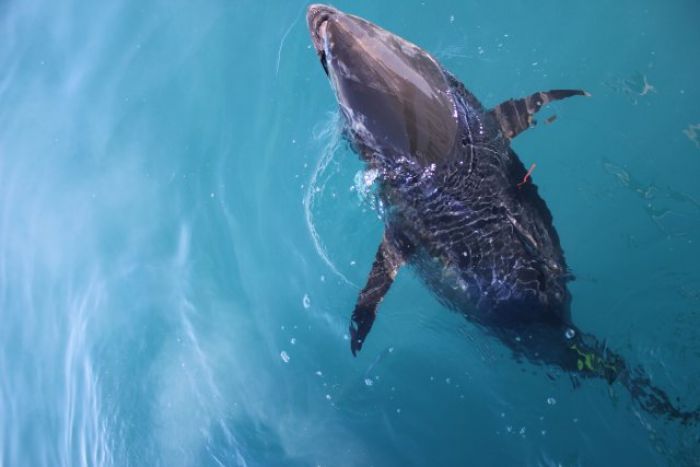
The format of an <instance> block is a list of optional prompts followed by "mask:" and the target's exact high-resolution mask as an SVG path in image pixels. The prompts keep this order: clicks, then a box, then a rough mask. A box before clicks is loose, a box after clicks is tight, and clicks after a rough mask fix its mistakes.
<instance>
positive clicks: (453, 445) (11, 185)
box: [0, 0, 700, 467]
mask: <svg viewBox="0 0 700 467" xmlns="http://www.w3.org/2000/svg"><path fill="white" fill-rule="evenodd" d="M336 6H338V7H339V8H342V9H344V10H346V11H349V12H352V13H355V14H358V15H361V16H363V17H365V18H368V19H369V20H371V21H373V22H376V23H377V24H379V25H381V26H383V27H385V28H387V29H389V30H391V31H393V32H396V33H398V34H400V35H401V36H403V37H406V38H407V39H409V40H411V41H413V42H415V43H417V44H419V45H420V46H421V47H423V48H425V49H426V50H428V51H430V52H431V53H433V54H434V55H435V56H436V57H437V58H438V59H439V60H440V61H441V62H442V64H443V65H444V66H445V67H446V68H447V69H449V70H451V71H452V72H453V73H455V74H456V75H457V76H458V77H459V78H460V79H461V80H462V81H463V82H464V83H465V85H466V86H467V87H468V88H469V89H470V90H472V91H473V92H474V93H475V94H476V95H477V96H478V97H479V98H480V99H481V100H482V101H483V102H484V103H485V104H486V105H487V106H492V105H496V104H497V103H499V102H501V101H503V100H506V99H508V98H511V97H520V96H524V95H527V94H530V93H532V92H534V91H538V90H547V89H552V88H583V89H586V90H587V91H589V92H590V93H591V94H592V97H591V98H588V99H584V98H575V99H569V100H566V101H563V102H559V103H555V104H553V105H550V106H549V107H548V108H547V109H546V111H543V113H544V115H543V116H542V117H541V120H544V118H545V117H547V116H548V115H552V114H556V115H557V117H558V118H557V120H556V122H554V123H553V124H552V125H544V124H542V125H540V126H538V127H537V128H536V129H532V130H529V131H527V132H526V133H525V134H523V135H521V136H519V137H518V138H517V139H516V140H515V141H514V144H513V145H514V148H515V150H516V152H517V153H518V154H519V155H520V157H521V159H522V160H523V162H524V164H525V165H526V166H529V165H530V164H532V163H536V164H537V168H536V170H535V172H534V173H533V180H534V182H535V183H536V184H537V185H538V186H539V189H540V193H541V194H542V195H543V197H544V198H545V200H546V201H547V203H548V205H549V207H550V209H551V210H552V212H553V215H554V219H555V225H556V228H557V229H558V232H559V234H560V236H561V238H562V244H563V247H564V249H565V252H566V255H567V259H568V262H569V265H570V266H571V268H572V270H573V272H574V274H575V275H576V281H574V282H573V283H571V291H572V294H573V297H574V302H573V316H574V320H575V322H576V323H577V324H578V326H579V327H580V328H581V329H584V330H586V331H588V332H590V333H592V334H595V335H596V336H598V337H599V338H600V339H605V340H606V341H607V345H608V346H609V347H610V348H612V349H615V350H616V351H617V352H619V353H621V354H622V355H624V356H625V358H626V359H627V360H628V361H629V362H630V363H631V364H636V365H641V366H642V367H643V368H644V369H645V370H646V372H647V373H648V374H649V375H650V376H651V377H652V379H653V382H654V383H655V384H656V385H658V386H659V387H662V388H663V389H664V390H666V391H667V392H668V393H669V394H670V395H671V396H672V397H673V398H674V400H675V399H676V398H678V404H679V405H680V406H682V407H684V408H687V409H694V408H697V407H699V406H700V391H698V387H700V271H699V270H698V263H699V262H700V252H699V248H700V106H699V105H698V104H700V85H699V84H698V83H699V82H700V80H699V78H700V27H698V18H700V3H699V2H698V1H697V0H674V1H669V2H661V1H658V0H637V1H631V0H619V1H615V2H605V1H593V2H561V1H557V0H544V1H541V2H526V1H522V0H499V1H486V0H470V1H463V0H450V1H448V0H443V1H419V0H401V1H398V0H395V1H382V2H377V1H369V0H365V1H359V0H358V1H349V0H346V1H340V0H339V1H337V2H336ZM305 7H306V3H305V2H302V1H291V0H289V1H282V0H276V1H272V0H264V1H259V0H256V1H253V0H203V1H199V2H191V1H184V0H168V1H165V0H152V1H150V2H143V1H136V0H115V1H110V2H107V1H87V0H81V1H78V0H64V1H49V0H32V1H19V0H0V466H2V467H15V466H31V467H34V466H83V465H84V466H101V465H106V466H317V465H318V466H331V467H332V466H409V465H416V466H428V465H431V466H466V465H475V466H500V465H527V466H540V465H541V466H560V465H561V466H606V465H635V466H652V465H662V466H663V465H674V466H675V465H680V466H683V465H700V426H698V424H690V425H683V424H681V423H679V422H676V421H669V420H667V419H665V418H663V417H659V416H655V415H650V414H648V413H646V412H644V411H643V410H640V408H639V407H638V406H637V405H636V404H635V403H634V402H633V401H632V400H631V398H630V395H629V394H628V393H627V392H626V391H625V390H624V388H622V387H621V386H620V385H613V386H611V387H609V386H608V385H607V384H606V383H605V382H604V381H602V380H600V381H595V380H587V381H583V382H582V384H581V385H580V387H578V388H574V385H573V384H572V381H571V379H570V377H569V376H568V375H566V374H563V373H562V372H561V371H558V370H556V369H554V368H546V367H541V366H536V365H534V364H532V363H529V362H527V361H516V360H515V359H514V358H513V357H512V355H511V354H510V352H509V351H508V350H507V349H506V348H505V347H504V346H503V344H501V343H500V342H499V341H497V340H495V339H494V338H492V337H490V336H488V335H486V334H485V333H484V332H483V331H482V330H480V329H478V328H476V327H475V326H474V325H472V324H470V323H469V322H467V321H466V320H465V319H464V318H463V317H462V316H460V315H458V314H456V313H454V312H451V311H449V310H448V309H446V308H444V307H443V306H441V305H440V304H439V303H438V302H437V300H436V299H435V298H434V297H433V296H432V295H431V293H430V292H429V291H428V290H427V289H426V288H425V287H424V286H423V285H422V283H421V282H420V280H419V278H418V277H416V275H415V273H414V272H413V271H411V270H410V269H404V270H402V271H401V272H400V273H399V276H398V278H397V281H396V283H395V284H394V286H393V287H392V289H391V291H390V293H389V295H388V296H387V298H386V300H385V301H384V302H383V304H382V306H381V310H380V315H379V317H378V319H377V321H376V324H375V326H374V329H373V330H372V333H371V334H370V336H369V339H368V341H367V343H366V345H365V347H364V349H363V351H362V352H361V354H360V355H359V356H358V357H357V358H353V357H352V355H351V353H350V350H349V342H348V340H347V339H348V338H347V325H348V318H349V315H350V312H351V311H352V309H353V306H354V303H355V300H356V297H357V294H358V287H360V286H361V285H363V283H364V280H365V277H366V275H367V273H368V271H369V268H370V265H371V262H372V260H373V258H374V254H375V251H376V247H377V244H378V242H379V240H380V238H381V235H382V222H381V220H380V219H379V218H378V216H379V213H378V211H377V206H376V201H375V199H374V197H373V191H372V187H371V184H370V180H368V177H366V176H365V175H366V174H365V173H364V172H363V170H364V168H363V166H362V164H361V163H360V161H359V159H358V157H357V156H356V155H355V154H354V153H352V151H351V150H350V149H348V147H347V145H346V144H345V143H344V141H343V139H342V134H341V131H342V129H341V122H340V119H339V116H338V112H337V108H336V107H337V106H336V103H335V99H334V96H333V94H332V92H331V89H330V86H329V84H328V81H327V79H326V77H325V75H324V73H323V71H322V68H321V66H320V65H319V63H318V60H317V58H316V56H315V54H314V51H313V49H312V48H311V42H310V39H309V36H308V33H307V30H306V24H305V19H304V10H305Z"/></svg>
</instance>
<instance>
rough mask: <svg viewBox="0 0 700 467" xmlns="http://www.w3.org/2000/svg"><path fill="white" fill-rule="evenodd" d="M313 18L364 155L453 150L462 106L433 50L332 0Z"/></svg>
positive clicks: (316, 40)
mask: <svg viewBox="0 0 700 467" xmlns="http://www.w3.org/2000/svg"><path fill="white" fill-rule="evenodd" d="M307 24H308V27H309V32H310V33H311V39H312V42H313V45H314V48H315V49H316V53H317V54H318V56H319V59H320V61H321V65H322V66H323V69H324V70H325V72H326V74H327V75H328V77H329V80H330V82H331V86H332V88H333V89H334V91H335V95H336V99H337V101H338V104H339V106H340V109H341V112H342V113H343V115H344V116H345V118H346V120H347V123H348V127H349V130H350V133H351V135H352V137H353V139H354V140H355V142H356V143H359V144H357V147H360V148H362V152H364V153H366V154H363V156H365V157H371V156H376V155H381V156H385V157H387V156H393V157H396V156H404V157H409V158H413V159H415V160H417V161H420V162H425V163H433V162H436V161H439V160H442V159H444V158H445V157H446V156H447V155H449V154H450V153H451V152H452V150H453V147H454V145H455V140H456V139H457V134H458V123H459V120H458V112H457V108H456V104H455V99H454V97H453V94H452V91H451V87H450V84H449V81H448V78H447V75H446V73H445V72H444V70H443V69H442V67H441V66H440V65H439V64H438V62H437V61H436V60H435V59H434V58H433V57H432V56H431V55H430V54H428V53H427V52H425V51H424V50H422V49H421V48H420V47H418V46H416V45H414V44H412V43H410V42H408V41H407V40H405V39H402V38H401V37H399V36H397V35H395V34H392V33H391V32H389V31H387V30H385V29H382V28H380V27H379V26H377V25H376V24H373V23H371V22H369V21H367V20H365V19H362V18H360V17H357V16H354V15H350V14H346V13H343V12H341V11H340V10H337V9H335V8H333V7H330V6H326V5H320V4H315V5H311V6H309V8H308V11H307ZM367 153H369V154H367Z"/></svg>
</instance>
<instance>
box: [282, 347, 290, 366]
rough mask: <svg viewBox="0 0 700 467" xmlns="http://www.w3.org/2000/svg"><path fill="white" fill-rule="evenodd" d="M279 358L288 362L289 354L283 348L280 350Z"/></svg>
mask: <svg viewBox="0 0 700 467" xmlns="http://www.w3.org/2000/svg"><path fill="white" fill-rule="evenodd" d="M280 358H282V361H283V362H284V363H289V354H288V353H287V352H285V351H284V350H283V351H281V352H280Z"/></svg>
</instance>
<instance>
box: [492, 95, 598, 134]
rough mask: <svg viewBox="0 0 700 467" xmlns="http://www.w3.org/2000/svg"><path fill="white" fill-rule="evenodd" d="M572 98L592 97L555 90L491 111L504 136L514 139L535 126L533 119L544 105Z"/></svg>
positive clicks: (512, 101) (502, 105)
mask: <svg viewBox="0 0 700 467" xmlns="http://www.w3.org/2000/svg"><path fill="white" fill-rule="evenodd" d="M571 96H590V94H588V93H587V92H586V91H582V90H580V89H554V90H552V91H540V92H536V93H534V94H532V95H530V96H527V97H524V98H522V99H509V100H507V101H505V102H502V103H500V104H498V105H497V106H496V107H494V108H493V109H491V110H490V111H489V113H490V114H492V115H493V116H494V117H495V118H496V120H497V121H498V124H499V125H500V126H501V131H502V132H503V135H504V136H506V137H507V138H508V139H513V138H515V137H516V136H518V135H519V134H520V133H522V132H523V131H525V130H527V129H528V128H530V127H533V126H535V124H536V122H535V120H534V119H533V118H532V116H533V115H535V114H536V113H537V111H538V110H540V109H541V108H542V106H543V105H545V104H548V103H550V102H552V101H558V100H560V99H566V98H567V97H571Z"/></svg>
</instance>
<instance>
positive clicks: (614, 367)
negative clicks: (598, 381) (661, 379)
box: [562, 329, 700, 424]
mask: <svg viewBox="0 0 700 467" xmlns="http://www.w3.org/2000/svg"><path fill="white" fill-rule="evenodd" d="M571 331H572V333H571V334H572V337H571V338H570V339H569V345H568V348H569V350H570V353H569V354H568V355H567V356H566V358H565V361H564V362H562V363H564V365H565V366H564V365H562V366H564V368H565V369H567V370H572V371H573V372H574V373H575V374H578V375H580V376H582V377H601V378H604V379H606V380H607V381H608V383H610V384H613V383H614V382H616V381H617V382H619V383H620V384H622V385H623V386H624V387H625V388H627V390H628V391H629V393H630V395H631V396H632V399H634V401H635V402H636V403H637V404H639V406H640V407H641V408H642V409H644V410H645V411H646V412H648V413H650V414H654V415H658V416H662V417H667V418H668V419H671V420H677V421H679V422H681V423H683V424H690V423H697V422H700V410H691V411H687V410H684V409H681V408H679V407H677V406H676V405H674V403H673V402H672V400H671V398H670V397H669V396H668V394H666V392H665V391H664V390H663V389H660V388H658V387H656V386H654V384H653V383H652V381H651V378H650V377H649V376H648V375H647V374H646V373H645V372H644V370H643V369H642V368H641V367H639V366H638V367H635V368H630V367H629V366H628V365H627V363H626V362H625V360H624V359H623V358H622V356H620V355H618V354H616V353H615V352H612V351H611V350H609V349H608V348H607V347H606V346H605V344H603V343H601V342H600V341H598V339H596V338H595V337H593V336H591V335H589V334H583V333H581V332H578V330H576V329H572V330H571ZM567 367H568V368H567Z"/></svg>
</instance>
